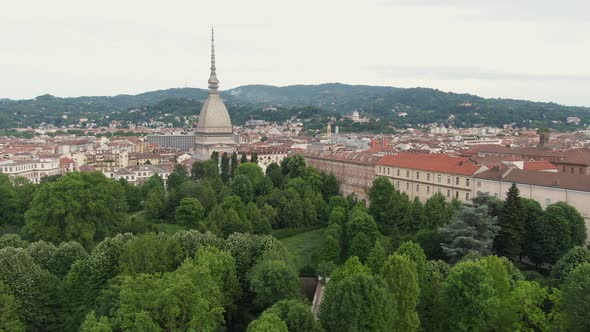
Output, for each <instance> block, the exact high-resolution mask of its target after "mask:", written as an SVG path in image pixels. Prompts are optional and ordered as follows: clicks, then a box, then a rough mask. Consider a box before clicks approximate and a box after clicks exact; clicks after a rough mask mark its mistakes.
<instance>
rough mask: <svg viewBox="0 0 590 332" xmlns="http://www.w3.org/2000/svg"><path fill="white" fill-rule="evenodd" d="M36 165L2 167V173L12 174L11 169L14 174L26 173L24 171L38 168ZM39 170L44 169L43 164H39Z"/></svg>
mask: <svg viewBox="0 0 590 332" xmlns="http://www.w3.org/2000/svg"><path fill="white" fill-rule="evenodd" d="M37 165H38V164H25V165H21V166H14V167H12V166H4V172H12V171H13V169H14V171H15V172H19V171H26V170H30V169H37V168H39V167H37ZM40 168H45V164H41V167H40Z"/></svg>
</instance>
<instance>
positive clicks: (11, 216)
mask: <svg viewBox="0 0 590 332" xmlns="http://www.w3.org/2000/svg"><path fill="white" fill-rule="evenodd" d="M0 197H2V199H0V226H2V225H6V224H11V225H19V224H21V223H22V214H19V213H18V212H19V210H21V208H20V204H21V203H20V201H19V198H18V195H17V193H16V190H15V189H14V186H13V185H12V182H11V181H10V178H8V175H5V174H0Z"/></svg>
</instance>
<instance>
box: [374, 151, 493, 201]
mask: <svg viewBox="0 0 590 332" xmlns="http://www.w3.org/2000/svg"><path fill="white" fill-rule="evenodd" d="M482 169H485V167H482V166H480V165H476V164H473V163H471V162H469V159H467V158H462V157H451V156H449V155H446V154H423V153H400V154H397V155H388V156H384V157H383V158H381V160H379V161H378V162H377V165H376V166H375V173H376V175H377V176H385V177H387V178H389V180H390V181H391V183H393V185H394V187H395V189H397V190H399V191H400V192H402V193H405V194H406V195H408V197H409V198H410V199H411V200H413V199H414V198H416V197H417V198H418V199H420V201H422V202H425V201H426V200H427V199H428V198H430V197H432V196H433V195H434V194H436V193H440V194H442V195H443V196H444V197H445V198H446V199H447V200H449V201H451V200H453V199H457V200H459V201H460V202H463V203H468V202H469V201H470V200H471V199H472V198H473V176H474V175H475V174H476V173H477V172H478V171H480V170H482Z"/></svg>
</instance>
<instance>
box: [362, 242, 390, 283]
mask: <svg viewBox="0 0 590 332" xmlns="http://www.w3.org/2000/svg"><path fill="white" fill-rule="evenodd" d="M386 259H387V254H386V253H385V248H383V245H382V244H381V241H379V240H377V241H375V245H374V246H373V249H372V250H371V252H370V253H369V257H368V258H367V267H368V268H370V269H371V271H372V272H373V274H375V275H376V274H379V272H380V271H381V268H382V267H383V264H385V260H386Z"/></svg>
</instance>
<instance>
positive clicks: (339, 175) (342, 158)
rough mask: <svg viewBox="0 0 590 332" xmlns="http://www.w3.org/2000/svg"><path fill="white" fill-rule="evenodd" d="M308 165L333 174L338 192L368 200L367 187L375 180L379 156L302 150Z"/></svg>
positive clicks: (349, 152)
mask: <svg viewBox="0 0 590 332" xmlns="http://www.w3.org/2000/svg"><path fill="white" fill-rule="evenodd" d="M304 156H305V160H306V162H307V165H308V166H311V167H313V168H315V169H317V170H318V171H320V172H324V173H326V174H334V176H335V177H336V179H337V180H338V185H339V189H340V193H341V194H342V195H344V196H347V195H349V194H356V196H357V197H358V199H359V200H361V201H368V197H367V196H368V192H369V188H371V186H372V185H373V180H375V163H376V162H377V161H378V160H379V159H380V158H381V157H380V156H376V155H372V154H370V153H363V152H351V151H336V152H335V151H318V150H306V151H305V152H304Z"/></svg>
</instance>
